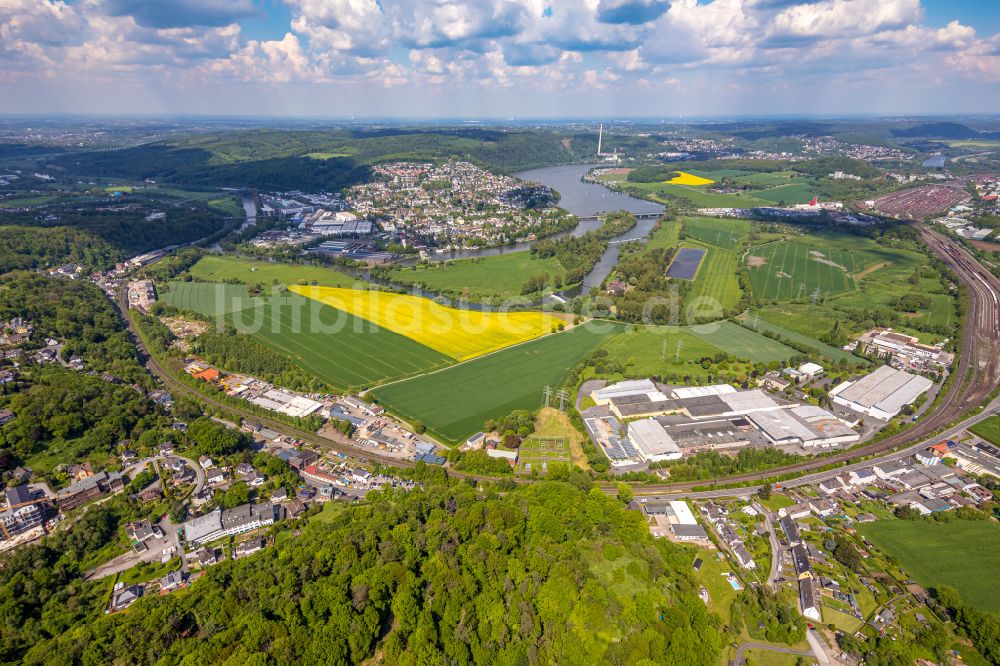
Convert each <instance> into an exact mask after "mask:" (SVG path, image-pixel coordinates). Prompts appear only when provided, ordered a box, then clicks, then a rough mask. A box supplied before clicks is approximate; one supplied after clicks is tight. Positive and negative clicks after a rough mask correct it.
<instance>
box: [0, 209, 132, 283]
mask: <svg viewBox="0 0 1000 666" xmlns="http://www.w3.org/2000/svg"><path fill="white" fill-rule="evenodd" d="M0 219H2V218H0ZM124 258H125V253H123V252H122V251H121V250H119V249H117V248H115V247H114V246H112V245H111V244H110V243H108V242H107V241H105V240H103V239H101V238H98V237H96V236H94V235H93V234H91V233H89V232H86V231H80V230H78V229H73V228H70V227H49V228H34V227H17V226H2V227H0V274H3V273H7V272H8V271H13V270H18V269H28V270H33V269H38V268H53V267H56V266H60V265H62V264H67V263H74V264H81V265H83V267H84V268H85V269H87V270H93V269H104V268H107V267H108V266H113V265H114V264H115V263H117V262H119V261H121V260H122V259H124Z"/></svg>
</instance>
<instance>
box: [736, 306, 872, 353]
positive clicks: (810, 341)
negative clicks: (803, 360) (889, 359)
mask: <svg viewBox="0 0 1000 666" xmlns="http://www.w3.org/2000/svg"><path fill="white" fill-rule="evenodd" d="M756 314H758V315H760V313H756ZM753 315H754V313H748V314H747V316H744V317H742V321H745V322H747V323H748V324H750V325H751V326H753V327H754V329H755V330H757V331H761V332H766V333H774V334H777V335H780V336H781V337H783V338H785V339H786V340H790V341H791V342H793V343H796V344H800V345H804V346H806V347H809V348H810V349H814V350H816V351H817V352H819V353H820V354H822V355H823V356H826V357H827V358H829V359H831V360H833V361H839V360H840V359H847V360H848V361H853V362H858V361H859V360H860V359H858V358H857V357H856V356H854V355H853V354H851V353H850V352H846V351H844V350H843V349H839V348H837V347H831V346H830V345H828V344H826V343H825V342H820V341H819V340H817V339H816V338H813V337H811V336H808V335H804V334H802V333H799V332H798V331H793V330H791V329H789V328H785V327H783V326H779V325H777V324H775V323H773V322H771V321H768V320H767V319H765V316H767V315H766V314H765V315H761V316H759V317H758V318H757V319H756V323H754V322H755V319H754V316H753ZM813 330H817V331H823V329H813Z"/></svg>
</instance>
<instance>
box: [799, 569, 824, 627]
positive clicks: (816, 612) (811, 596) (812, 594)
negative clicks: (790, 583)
mask: <svg viewBox="0 0 1000 666" xmlns="http://www.w3.org/2000/svg"><path fill="white" fill-rule="evenodd" d="M799 605H800V606H801V607H802V614H803V615H804V616H805V617H807V618H809V619H810V620H815V621H816V622H819V621H820V617H821V616H820V609H819V603H818V602H817V600H816V587H815V586H814V585H813V581H812V579H811V578H807V579H805V580H800V581H799Z"/></svg>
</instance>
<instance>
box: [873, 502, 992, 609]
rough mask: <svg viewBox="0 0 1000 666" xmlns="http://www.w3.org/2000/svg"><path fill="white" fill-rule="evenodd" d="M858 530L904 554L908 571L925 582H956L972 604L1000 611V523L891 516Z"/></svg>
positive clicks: (891, 552) (896, 553)
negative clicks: (907, 518)
mask: <svg viewBox="0 0 1000 666" xmlns="http://www.w3.org/2000/svg"><path fill="white" fill-rule="evenodd" d="M858 531H859V532H861V533H862V534H863V535H864V536H866V537H867V538H868V539H870V540H871V541H872V542H873V543H874V544H875V545H877V546H878V547H879V548H880V549H881V550H882V551H883V552H885V553H886V554H888V555H894V556H896V557H898V558H899V562H900V564H901V566H902V567H903V569H904V570H905V571H906V573H907V575H909V576H910V577H912V578H913V579H914V580H916V581H917V582H918V583H920V584H921V585H923V586H925V587H934V586H935V585H950V586H952V587H954V588H955V589H956V590H958V593H959V595H960V596H961V597H962V601H963V602H965V603H966V604H969V605H970V606H973V607H975V608H978V609H979V610H983V611H988V612H992V613H1000V594H997V590H998V589H1000V548H998V547H997V546H998V545H1000V525H997V524H996V523H994V522H992V521H985V520H975V521H968V520H953V521H951V522H948V523H930V522H927V521H924V520H896V519H888V520H878V521H875V522H874V523H866V524H864V525H858Z"/></svg>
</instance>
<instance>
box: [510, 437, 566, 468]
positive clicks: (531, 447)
mask: <svg viewBox="0 0 1000 666" xmlns="http://www.w3.org/2000/svg"><path fill="white" fill-rule="evenodd" d="M572 459H573V456H572V453H571V452H570V448H569V440H568V439H566V438H565V437H554V436H539V435H532V436H531V437H528V438H527V439H525V440H524V441H523V442H521V447H520V453H518V456H517V471H518V472H523V473H531V472H538V473H539V474H542V473H543V472H544V471H545V470H544V469H543V465H546V466H547V465H553V464H556V463H563V464H567V465H568V464H570V463H571V462H572ZM529 465H530V467H529Z"/></svg>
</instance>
